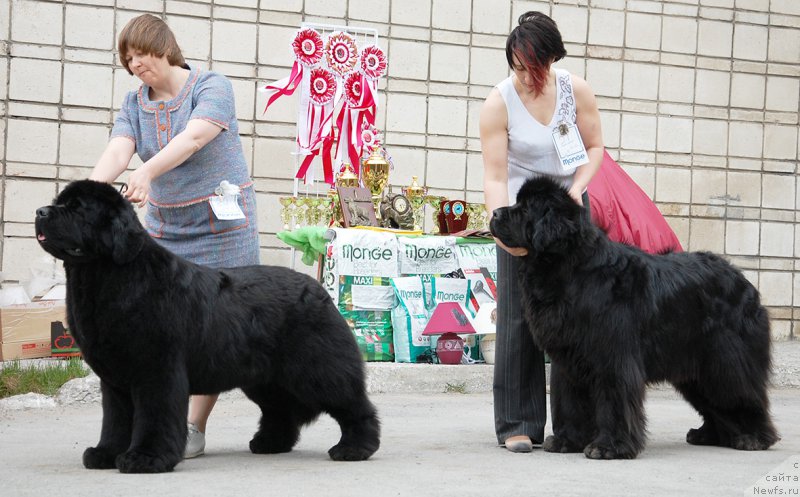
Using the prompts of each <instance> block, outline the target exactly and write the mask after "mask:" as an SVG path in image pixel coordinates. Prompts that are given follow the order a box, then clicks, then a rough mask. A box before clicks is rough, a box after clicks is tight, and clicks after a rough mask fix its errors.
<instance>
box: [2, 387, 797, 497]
mask: <svg viewBox="0 0 800 497" xmlns="http://www.w3.org/2000/svg"><path fill="white" fill-rule="evenodd" d="M371 397H372V399H373V402H374V403H375V404H376V405H377V407H378V409H379V412H380V415H381V418H382V423H383V435H382V445H381V449H380V450H379V451H378V452H377V453H376V454H375V455H374V456H373V457H372V458H371V459H370V460H368V461H364V462H334V461H331V460H330V459H329V458H328V456H327V450H328V448H329V447H330V446H332V445H334V444H335V443H336V442H337V441H338V438H339V430H338V426H337V425H336V423H335V422H334V421H333V420H332V419H331V418H330V417H328V416H322V417H321V418H320V419H319V420H318V421H317V422H316V423H314V424H312V425H310V426H309V427H307V428H306V429H304V430H303V432H302V435H301V440H300V442H299V443H298V445H297V446H296V447H295V450H294V451H292V452H290V453H287V454H279V455H254V454H251V453H250V452H249V450H248V448H247V447H248V445H247V444H248V441H249V440H250V437H251V436H252V434H253V433H254V431H255V429H256V426H257V422H258V409H257V407H256V406H255V404H253V403H251V402H249V401H248V400H247V399H245V398H244V397H243V396H242V395H241V394H236V393H231V394H226V395H224V396H223V397H221V399H220V401H219V402H218V404H217V408H216V409H215V411H214V413H213V414H212V417H211V420H210V423H209V427H208V433H207V445H206V455H204V456H201V457H199V458H196V459H192V460H186V461H183V462H182V463H180V464H178V466H177V467H176V468H175V471H174V472H173V473H166V474H159V475H126V474H120V473H118V472H117V471H116V470H102V471H98V470H87V469H84V468H83V466H82V464H81V454H82V453H83V450H84V449H85V448H86V447H87V446H91V445H94V444H95V443H96V442H97V440H98V437H99V432H100V421H101V416H102V412H101V408H100V405H99V404H98V403H96V402H92V403H88V404H78V403H76V404H71V405H58V406H56V407H55V408H50V409H24V410H19V411H10V410H4V411H2V412H0V485H1V486H0V489H1V490H0V495H4V496H36V497H39V496H42V495H56V494H66V495H80V496H82V497H91V496H98V497H99V496H103V497H106V496H142V495H149V496H161V495H164V496H205V495H221V496H222V495H269V496H305V495H308V496H315V497H317V496H324V497H336V496H361V495H370V496H372V495H374V496H380V497H383V496H428V495H431V496H450V495H452V496H465V495H466V496H469V495H475V496H477V495H481V496H517V495H519V496H530V495H554V496H572V495H592V496H619V495H657V496H661V495H663V496H667V495H668V496H676V495H698V496H701V495H702V496H730V495H766V494H762V493H761V491H762V488H763V489H767V488H772V487H777V485H784V486H786V485H795V487H793V488H795V490H791V488H792V487H791V486H789V487H786V488H789V489H790V490H785V492H786V493H784V494H783V495H792V494H793V495H798V494H800V483H792V484H787V483H785V482H783V483H777V484H773V483H772V482H771V481H770V482H769V485H771V486H770V487H767V486H766V485H767V482H764V481H762V485H761V486H759V487H758V488H756V489H755V490H753V489H749V488H748V487H751V486H752V485H754V484H755V483H756V482H757V481H758V480H759V479H761V478H763V477H764V476H765V475H769V474H772V473H775V472H776V471H778V470H779V468H780V467H782V466H781V464H782V463H785V462H786V461H787V460H789V459H790V458H791V457H793V456H794V457H795V458H797V456H798V454H800V423H798V416H799V415H800V389H790V388H784V389H776V390H774V391H773V392H772V394H771V399H772V404H773V414H774V419H775V423H776V426H777V427H778V429H779V431H780V432H781V436H782V440H781V441H780V442H778V443H777V444H776V445H775V446H774V447H773V448H772V449H770V450H767V451H759V452H741V451H736V450H733V449H725V448H717V447H696V446H691V445H688V444H687V443H685V441H684V437H685V434H686V431H687V430H688V429H689V428H691V427H697V426H698V425H699V417H698V416H697V414H696V413H695V412H694V411H693V410H692V409H691V407H689V405H688V404H686V403H685V402H684V401H683V400H682V399H680V397H679V396H678V395H677V394H675V393H674V392H673V391H672V390H669V389H663V388H662V389H656V390H651V391H650V392H649V393H648V400H647V405H646V409H647V412H648V417H649V424H648V426H649V432H650V436H649V441H648V445H647V448H646V449H645V451H644V452H643V453H642V454H641V455H640V456H639V458H637V459H635V460H625V461H620V460H618V461H593V460H588V459H586V458H585V457H584V456H583V454H564V455H562V454H549V453H545V452H543V451H542V450H541V449H540V448H536V449H535V450H534V451H533V452H531V453H529V454H513V453H510V452H508V451H506V450H505V449H503V448H500V447H498V446H497V444H496V442H495V437H494V430H493V414H492V397H491V394H490V393H488V392H481V393H473V394H462V393H416V394H414V393H384V394H373V395H372V396H371ZM546 432H550V427H549V426H548V427H547V429H546ZM796 460H800V458H798V459H796ZM794 471H798V470H794ZM784 474H789V473H788V472H784ZM798 475H800V472H798ZM783 478H784V480H785V479H786V478H785V477H783ZM754 492H755V493H754ZM790 492H795V493H790Z"/></svg>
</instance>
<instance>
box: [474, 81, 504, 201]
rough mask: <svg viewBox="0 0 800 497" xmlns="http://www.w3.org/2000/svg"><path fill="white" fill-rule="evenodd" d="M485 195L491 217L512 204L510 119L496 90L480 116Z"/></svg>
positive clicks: (487, 100)
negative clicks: (509, 180) (509, 194)
mask: <svg viewBox="0 0 800 497" xmlns="http://www.w3.org/2000/svg"><path fill="white" fill-rule="evenodd" d="M480 134H481V154H482V155H483V195H484V205H485V206H486V211H487V212H488V213H489V216H491V215H492V212H494V210H495V209H497V208H498V207H505V206H507V205H508V117H507V114H506V105H505V102H503V97H501V96H500V92H498V91H497V90H496V89H493V90H492V91H491V93H489V96H488V97H486V101H485V102H484V103H483V107H482V108H481V114H480Z"/></svg>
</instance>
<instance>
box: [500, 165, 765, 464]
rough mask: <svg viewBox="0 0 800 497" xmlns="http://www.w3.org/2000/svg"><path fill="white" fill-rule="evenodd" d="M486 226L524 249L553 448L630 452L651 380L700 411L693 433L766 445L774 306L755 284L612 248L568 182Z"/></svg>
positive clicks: (527, 298)
mask: <svg viewBox="0 0 800 497" xmlns="http://www.w3.org/2000/svg"><path fill="white" fill-rule="evenodd" d="M517 200H518V201H517V203H516V204H515V205H513V206H511V207H504V208H501V209H497V210H496V211H495V212H494V216H493V218H492V221H491V231H492V233H493V234H494V236H496V237H497V238H499V239H500V240H501V241H502V242H503V243H504V244H505V245H507V246H509V247H525V248H527V249H528V255H526V256H524V257H522V268H523V270H522V271H521V274H520V278H521V287H522V293H523V308H524V309H525V313H526V319H527V321H528V323H529V325H530V330H531V333H532V335H533V338H534V340H535V342H536V343H537V344H538V345H539V347H540V348H542V349H543V350H545V351H546V352H547V354H548V355H549V356H550V358H551V360H552V371H551V373H552V375H551V399H550V400H551V411H552V422H553V433H554V434H553V436H551V437H548V439H547V440H546V441H545V443H544V450H546V451H548V452H580V451H583V452H584V454H585V455H586V457H589V458H592V459H624V458H634V457H636V456H637V455H638V454H639V453H640V452H641V451H642V449H643V448H644V445H645V437H646V432H645V422H646V419H645V412H644V399H645V386H646V384H647V383H650V382H660V381H667V382H669V383H671V384H672V385H674V386H675V388H676V389H677V390H678V391H679V392H680V393H681V394H683V396H684V398H686V400H687V401H689V403H691V405H692V406H693V407H694V408H695V409H697V411H698V412H699V413H700V415H701V416H702V418H703V425H702V426H701V427H700V428H697V429H692V430H689V432H688V433H687V435H686V441H687V442H689V443H690V444H695V445H718V446H724V447H733V448H735V449H741V450H763V449H767V448H769V447H770V446H771V445H772V444H774V443H775V442H777V441H778V440H779V438H778V435H777V433H776V431H775V428H774V427H773V424H772V421H771V419H770V414H769V399H768V397H767V388H768V384H769V375H770V368H771V359H770V334H769V320H768V317H767V311H766V310H765V309H764V307H762V305H761V303H760V299H759V294H758V291H757V290H756V289H755V288H754V287H753V285H752V284H750V282H748V281H747V279H746V278H745V277H744V276H743V275H742V273H741V272H740V271H739V270H737V269H736V268H734V267H733V266H731V265H730V264H729V263H728V262H726V261H725V260H723V259H722V258H721V257H719V256H717V255H714V254H712V253H708V252H685V253H669V254H663V255H650V254H647V253H645V252H643V251H641V250H639V249H637V248H635V247H630V246H627V245H622V244H619V243H614V242H611V241H610V240H609V239H608V238H607V237H606V235H605V234H604V233H603V232H602V231H601V230H600V229H598V228H597V227H595V226H594V225H592V223H591V221H590V220H589V218H588V216H587V215H586V214H585V211H584V210H583V209H582V208H581V207H580V206H579V205H577V204H576V203H575V202H574V201H573V200H572V199H571V198H570V196H569V195H568V194H567V192H566V190H564V189H563V188H562V187H560V186H559V185H557V184H556V183H554V182H553V181H551V180H549V179H545V178H539V179H534V180H529V181H528V182H527V183H526V184H525V185H524V186H523V187H522V189H521V191H520V192H519V195H518V197H517Z"/></svg>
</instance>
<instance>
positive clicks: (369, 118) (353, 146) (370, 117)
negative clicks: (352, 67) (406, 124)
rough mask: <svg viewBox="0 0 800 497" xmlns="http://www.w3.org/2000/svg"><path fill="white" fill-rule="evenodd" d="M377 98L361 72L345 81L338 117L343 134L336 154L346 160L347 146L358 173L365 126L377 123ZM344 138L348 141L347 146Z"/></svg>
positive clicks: (341, 159)
mask: <svg viewBox="0 0 800 497" xmlns="http://www.w3.org/2000/svg"><path fill="white" fill-rule="evenodd" d="M375 110H376V106H375V99H374V96H373V93H372V91H370V88H369V84H368V82H367V79H366V78H365V77H364V74H362V73H361V72H351V73H350V74H348V75H347V78H345V81H344V104H343V105H342V107H341V109H340V111H339V114H338V116H337V118H336V126H337V127H338V128H339V130H340V132H341V135H340V137H339V143H338V144H337V146H336V147H337V148H336V155H337V157H338V159H339V160H340V161H342V162H344V161H345V153H344V150H345V148H346V149H347V156H348V157H349V159H350V163H351V164H352V165H353V168H354V169H355V171H356V173H358V172H359V165H360V158H361V152H362V149H363V146H364V143H363V140H362V138H361V135H362V133H361V132H362V131H363V130H364V127H365V126H369V125H374V124H375ZM342 140H344V141H346V142H347V145H346V146H345V145H344V144H343V143H342Z"/></svg>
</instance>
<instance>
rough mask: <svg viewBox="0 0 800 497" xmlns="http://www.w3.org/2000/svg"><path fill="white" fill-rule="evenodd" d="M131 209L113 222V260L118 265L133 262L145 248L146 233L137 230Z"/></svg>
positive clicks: (136, 223)
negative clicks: (143, 247)
mask: <svg viewBox="0 0 800 497" xmlns="http://www.w3.org/2000/svg"><path fill="white" fill-rule="evenodd" d="M135 216H136V214H134V212H133V210H131V209H122V210H121V211H120V212H119V214H117V215H116V216H114V218H113V219H112V220H111V258H112V259H113V260H114V262H115V263H116V264H127V263H128V262H131V261H132V260H133V259H134V258H135V257H136V256H137V255H139V252H140V251H141V250H142V246H144V236H146V235H145V234H144V232H143V231H142V230H140V229H137V227H138V226H137V225H138V222H137V221H136V220H135V219H134V217H135Z"/></svg>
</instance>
